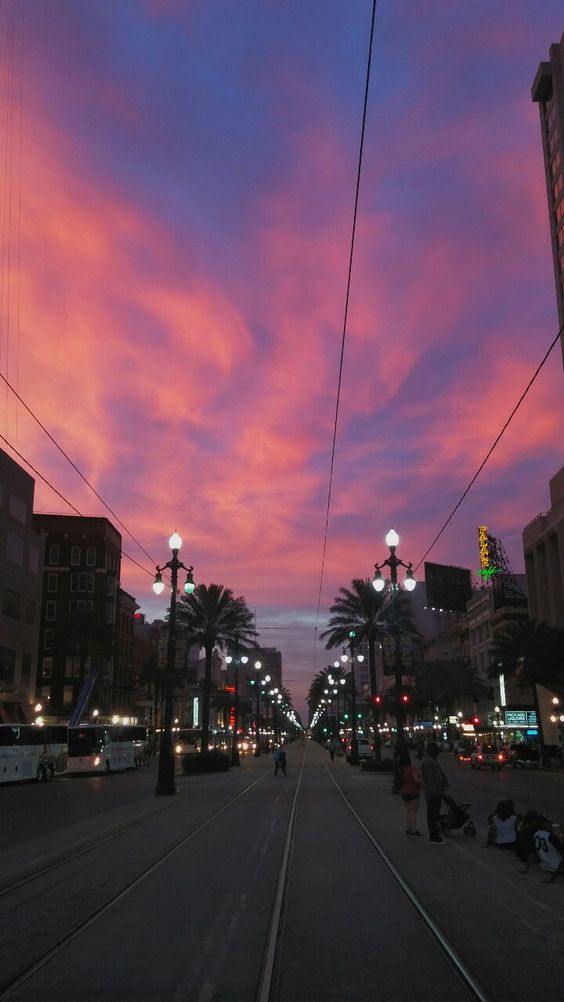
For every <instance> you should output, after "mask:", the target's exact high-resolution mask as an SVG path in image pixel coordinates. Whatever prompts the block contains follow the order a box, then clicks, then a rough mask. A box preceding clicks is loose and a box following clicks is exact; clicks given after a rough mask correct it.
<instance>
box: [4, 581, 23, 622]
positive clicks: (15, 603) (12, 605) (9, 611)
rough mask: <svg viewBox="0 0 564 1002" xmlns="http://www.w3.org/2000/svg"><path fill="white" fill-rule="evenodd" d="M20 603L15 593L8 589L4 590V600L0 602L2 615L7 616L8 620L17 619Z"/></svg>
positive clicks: (17, 594)
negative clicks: (0, 603)
mask: <svg viewBox="0 0 564 1002" xmlns="http://www.w3.org/2000/svg"><path fill="white" fill-rule="evenodd" d="M20 601H21V596H20V594H19V593H18V592H17V591H12V590H11V589H10V588H6V589H5V591H4V598H3V600H2V612H3V613H4V615H5V616H9V617H10V619H19V618H20Z"/></svg>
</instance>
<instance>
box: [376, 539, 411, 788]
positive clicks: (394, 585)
mask: <svg viewBox="0 0 564 1002" xmlns="http://www.w3.org/2000/svg"><path fill="white" fill-rule="evenodd" d="M398 544H399V536H398V534H397V532H396V530H395V529H394V528H391V529H390V531H389V532H388V533H387V535H386V545H387V546H388V547H389V549H390V555H389V557H386V559H385V560H383V561H382V563H381V564H375V565H374V579H373V581H372V584H373V586H374V588H375V590H376V591H377V592H382V591H384V588H385V587H386V582H385V581H384V579H383V577H382V568H383V567H389V569H390V584H391V591H392V613H393V632H394V639H395V665H394V683H395V689H396V707H397V709H396V722H397V723H396V754H395V755H394V785H393V792H394V793H399V790H400V765H399V754H398V752H399V747H401V744H402V743H403V740H404V721H405V701H402V697H401V688H402V672H401V653H400V642H399V632H400V627H399V616H398V604H397V594H398V592H399V590H400V585H399V583H398V567H404V568H405V578H404V582H403V586H404V588H405V590H406V591H409V592H411V591H413V589H414V588H415V586H416V584H417V582H416V580H415V575H414V573H413V564H412V563H411V561H410V562H409V563H407V564H405V563H404V562H403V560H401V559H400V558H399V557H398V556H396V549H397V547H398Z"/></svg>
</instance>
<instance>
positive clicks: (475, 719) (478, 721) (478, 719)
mask: <svg viewBox="0 0 564 1002" xmlns="http://www.w3.org/2000/svg"><path fill="white" fill-rule="evenodd" d="M472 723H473V724H479V723H480V718H479V717H472Z"/></svg>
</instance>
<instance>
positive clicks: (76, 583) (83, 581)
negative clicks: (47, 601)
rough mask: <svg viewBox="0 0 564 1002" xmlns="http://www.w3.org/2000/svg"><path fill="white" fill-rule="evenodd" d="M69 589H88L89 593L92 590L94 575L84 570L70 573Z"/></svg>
mask: <svg viewBox="0 0 564 1002" xmlns="http://www.w3.org/2000/svg"><path fill="white" fill-rule="evenodd" d="M70 590H71V591H88V592H90V593H91V594H92V593H93V592H94V575H93V574H87V573H86V571H80V573H78V574H71V586H70Z"/></svg>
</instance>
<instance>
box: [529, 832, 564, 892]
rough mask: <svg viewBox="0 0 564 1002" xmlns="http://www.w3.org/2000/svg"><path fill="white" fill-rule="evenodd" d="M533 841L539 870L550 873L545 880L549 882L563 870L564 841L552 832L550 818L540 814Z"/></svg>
mask: <svg viewBox="0 0 564 1002" xmlns="http://www.w3.org/2000/svg"><path fill="white" fill-rule="evenodd" d="M534 841H535V849H536V853H537V856H538V858H539V861H540V865H541V870H544V871H545V872H546V873H550V874H551V876H550V877H549V878H548V880H547V881H546V883H547V884H550V883H552V881H553V880H555V879H556V877H557V876H558V874H559V873H562V871H563V870H564V842H563V841H562V838H561V837H560V836H558V835H556V834H555V833H554V830H553V824H552V821H551V819H550V818H547V817H546V816H542V815H541V816H540V817H539V818H538V822H537V830H536V832H535V839H534Z"/></svg>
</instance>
